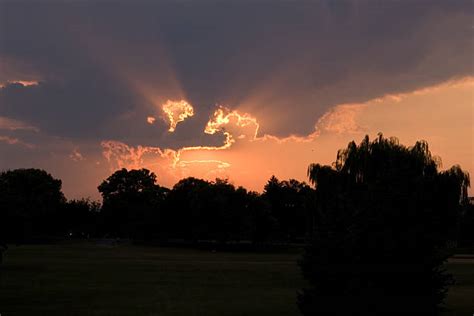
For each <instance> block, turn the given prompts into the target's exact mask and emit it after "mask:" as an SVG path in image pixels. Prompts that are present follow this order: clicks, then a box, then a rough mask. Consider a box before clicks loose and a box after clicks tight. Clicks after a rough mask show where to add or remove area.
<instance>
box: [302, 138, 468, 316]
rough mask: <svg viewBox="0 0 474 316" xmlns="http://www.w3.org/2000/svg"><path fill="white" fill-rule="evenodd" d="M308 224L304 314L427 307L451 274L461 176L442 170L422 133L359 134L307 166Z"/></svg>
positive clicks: (429, 310)
mask: <svg viewBox="0 0 474 316" xmlns="http://www.w3.org/2000/svg"><path fill="white" fill-rule="evenodd" d="M308 174H309V178H310V180H311V181H312V182H313V183H314V184H315V186H316V201H317V203H316V212H315V222H316V223H317V224H316V225H315V228H314V231H313V234H312V238H311V241H310V243H309V244H308V246H307V248H306V251H305V254H304V257H303V259H302V261H301V267H302V270H303V274H304V276H305V278H306V279H307V280H308V281H309V284H310V286H309V287H308V288H306V289H304V290H303V291H302V293H301V294H300V296H299V306H300V309H301V311H302V312H303V314H304V315H316V314H317V315H344V314H346V315H403V314H406V312H407V311H411V313H413V314H416V315H434V314H435V313H436V312H437V310H438V307H439V305H440V303H441V302H442V301H443V299H444V297H445V294H446V291H447V286H448V285H449V284H450V282H451V278H450V275H448V274H447V273H446V271H445V270H444V268H443V263H444V262H445V261H446V259H447V258H448V256H449V252H448V251H447V250H448V249H447V245H448V244H450V241H454V240H456V231H457V229H456V228H457V226H458V225H457V224H458V220H459V215H460V212H461V210H462V208H463V205H466V202H467V187H468V185H469V177H468V175H467V174H465V173H464V172H463V171H462V170H461V169H460V168H459V167H458V166H455V167H452V168H451V169H449V170H447V171H444V172H440V171H438V159H436V158H435V157H432V156H431V153H430V151H429V150H428V145H427V144H426V143H425V142H417V143H416V144H415V146H413V147H405V146H403V145H400V144H399V143H398V141H397V140H396V139H394V138H390V139H386V138H384V137H383V136H382V135H379V137H378V138H377V139H375V140H374V141H372V142H371V141H369V138H368V137H366V138H365V139H364V140H363V141H362V142H361V143H360V145H356V144H355V143H354V142H351V143H350V144H349V145H348V147H347V149H345V150H341V151H339V152H338V155H337V160H336V162H335V164H334V166H333V167H330V166H322V165H319V164H313V165H311V166H310V167H309V169H308Z"/></svg>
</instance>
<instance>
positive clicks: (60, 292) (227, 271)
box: [0, 244, 474, 316]
mask: <svg viewBox="0 0 474 316" xmlns="http://www.w3.org/2000/svg"><path fill="white" fill-rule="evenodd" d="M297 258H298V254H296V253H280V254H268V253H267V254H253V253H221V252H217V253H212V252H209V251H196V250H186V249H172V248H152V247H149V248H146V247H136V246H124V245H122V246H118V247H110V246H99V245H94V244H73V245H71V244H68V245H48V246H21V247H12V248H10V249H9V250H8V253H7V256H6V258H5V262H4V265H3V268H2V269H1V270H0V313H1V315H2V316H10V315H210V316H212V315H262V316H263V315H298V311H297V307H296V304H295V302H296V291H297V289H299V288H301V287H302V286H303V280H302V279H301V276H300V271H299V269H298V267H297V265H296V260H297ZM449 269H450V271H451V272H452V273H454V274H455V275H456V277H457V278H458V283H457V285H455V286H454V287H453V288H452V290H451V291H450V294H449V299H448V308H449V310H448V313H447V314H448V315H472V313H473V312H474V309H473V308H472V306H473V298H474V260H472V259H459V260H455V262H452V263H450V264H449Z"/></svg>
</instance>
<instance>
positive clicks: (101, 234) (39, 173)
mask: <svg viewBox="0 0 474 316" xmlns="http://www.w3.org/2000/svg"><path fill="white" fill-rule="evenodd" d="M98 190H99V192H100V193H101V195H102V197H103V200H102V203H99V202H95V201H91V200H88V199H82V200H69V201H67V200H66V199H65V197H64V195H63V193H62V192H61V181H60V180H58V179H54V178H53V177H52V176H51V175H50V174H48V173H47V172H46V171H44V170H38V169H17V170H9V171H4V172H2V173H1V174H0V207H1V211H0V220H1V223H0V234H1V235H0V236H1V239H2V240H4V241H6V242H15V243H29V242H44V241H48V240H57V239H63V238H70V239H78V238H79V239H87V238H125V239H130V240H133V241H135V242H157V243H167V242H168V243H170V242H177V243H186V244H194V243H199V242H201V243H202V242H211V243H219V244H225V243H229V242H247V243H251V244H259V243H302V242H304V240H305V239H306V238H307V236H308V232H309V231H310V224H311V223H312V220H311V216H312V212H311V210H312V209H313V207H314V203H315V201H314V197H315V195H314V189H312V188H311V187H310V186H309V185H307V184H306V183H304V182H299V181H297V180H288V181H280V180H278V179H277V178H276V177H272V178H270V179H269V181H268V182H267V184H266V185H265V187H264V190H263V193H262V194H259V193H256V192H252V191H248V190H246V189H245V188H243V187H235V186H234V185H233V184H231V183H230V182H229V181H228V180H225V179H216V180H215V181H206V180H202V179H197V178H192V177H189V178H185V179H182V180H181V181H179V182H178V183H176V185H174V187H173V188H171V189H168V188H165V187H163V186H160V185H159V184H157V183H156V175H155V174H154V173H152V172H150V171H149V170H146V169H140V170H126V169H122V170H118V171H116V172H115V173H113V174H112V175H111V176H110V177H108V178H107V179H106V180H104V181H103V182H102V183H101V184H100V185H99V187H98Z"/></svg>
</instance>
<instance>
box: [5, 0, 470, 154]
mask: <svg viewBox="0 0 474 316" xmlns="http://www.w3.org/2000/svg"><path fill="white" fill-rule="evenodd" d="M473 12H474V11H473V6H472V2H471V1H422V0H420V1H406V2H403V1H319V2H312V1H302V2H289V1H288V2H286V1H282V2H279V1H199V2H198V1H183V2H181V1H178V2H171V1H170V2H152V1H138V2H137V1H129V2H125V1H115V2H114V1H95V2H94V1H78V2H73V1H67V2H59V1H45V2H38V1H19V2H15V1H6V2H0V65H2V68H3V71H0V72H1V73H0V81H3V82H5V81H7V80H21V79H22V78H23V77H24V78H23V79H28V80H31V79H34V78H36V79H37V80H39V81H41V83H40V84H39V85H37V86H29V87H23V86H21V85H18V84H16V85H15V84H11V85H6V86H5V87H4V88H2V89H0V116H4V117H8V118H11V119H15V120H19V121H24V122H26V123H28V124H31V125H32V126H35V127H37V128H39V130H41V131H42V132H44V133H47V134H49V135H53V136H60V137H66V138H73V139H78V140H92V141H94V140H95V141H100V140H101V139H117V140H121V141H125V142H127V143H130V144H143V145H154V146H171V147H177V146H183V145H193V144H194V145H195V144H196V142H198V143H199V144H217V143H218V142H219V140H220V138H218V137H214V136H213V137H211V136H202V130H203V126H204V125H205V122H206V121H207V119H208V117H209V115H210V113H212V111H213V110H214V106H215V104H216V103H225V104H227V105H228V106H230V107H236V106H240V107H241V108H242V109H243V110H246V111H248V112H250V113H252V114H254V115H256V116H257V117H258V118H259V119H260V120H261V121H262V126H261V128H262V131H263V132H266V133H271V134H275V135H279V136H283V135H289V134H307V133H309V132H311V131H312V130H313V126H314V123H315V122H316V121H317V119H318V118H319V117H320V116H321V115H322V114H323V113H324V112H326V111H327V110H328V109H329V108H330V107H331V106H334V105H336V104H340V103H345V102H362V101H365V100H368V99H372V98H374V97H378V96H381V95H384V94H387V93H397V92H402V91H409V90H413V89H416V88H420V87H424V86H427V85H432V84H434V83H437V82H442V81H445V80H449V79H451V78H455V77H461V76H465V75H472V74H473V65H472V43H473V42H472V35H473V34H472V30H473V29H472V19H473V16H474V14H473ZM17 77H18V78H17ZM142 88H143V89H145V88H146V89H145V90H147V91H148V90H152V91H153V90H154V91H155V92H156V95H158V98H159V99H163V100H164V99H167V98H176V97H186V98H187V99H188V101H189V102H190V103H191V104H193V105H194V107H195V113H196V115H195V116H194V117H193V118H191V119H189V120H187V121H185V122H183V123H181V124H180V126H179V127H178V129H177V131H176V133H175V134H172V135H169V134H167V133H166V129H167V126H166V124H164V123H163V122H161V121H159V120H158V121H157V124H155V125H152V126H150V125H147V124H146V122H145V118H146V116H147V115H150V114H153V113H152V112H153V108H154V106H156V105H155V104H153V101H152V100H150V98H149V96H148V95H147V93H144V92H143V90H142ZM267 121H268V124H265V123H266V122H267Z"/></svg>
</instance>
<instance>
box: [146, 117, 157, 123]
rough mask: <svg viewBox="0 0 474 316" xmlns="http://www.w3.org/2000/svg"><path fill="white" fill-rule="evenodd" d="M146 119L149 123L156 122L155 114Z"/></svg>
mask: <svg viewBox="0 0 474 316" xmlns="http://www.w3.org/2000/svg"><path fill="white" fill-rule="evenodd" d="M146 121H147V123H148V124H153V123H155V121H156V119H155V118H154V117H153V116H148V117H147V118H146Z"/></svg>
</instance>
